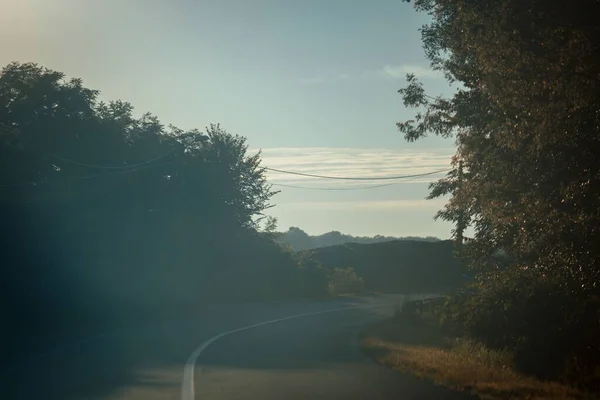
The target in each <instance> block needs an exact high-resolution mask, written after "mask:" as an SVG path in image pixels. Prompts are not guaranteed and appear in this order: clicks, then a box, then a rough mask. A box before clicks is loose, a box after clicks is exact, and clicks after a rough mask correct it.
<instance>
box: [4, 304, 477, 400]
mask: <svg viewBox="0 0 600 400" xmlns="http://www.w3.org/2000/svg"><path fill="white" fill-rule="evenodd" d="M401 300H402V297H401V296H378V297H373V298H349V299H343V300H336V301H320V302H316V301H298V302H286V303H279V304H251V305H238V306H217V307H213V308H211V309H205V310H202V311H199V314H198V318H197V319H194V321H189V320H188V321H176V320H173V321H171V322H170V323H168V324H164V325H162V326H160V325H159V326H152V327H140V328H139V329H137V330H132V331H129V332H121V333H119V334H118V335H112V336H110V335H109V336H103V337H100V338H98V339H97V340H90V341H87V342H84V343H82V344H80V345H75V346H73V345H72V346H69V347H67V348H65V349H64V350H60V351H54V352H52V353H50V354H47V355H42V356H40V357H36V358H32V359H30V360H27V361H25V362H23V363H21V364H20V365H19V366H18V367H17V368H14V369H13V370H11V371H8V372H5V373H4V374H2V375H0V390H1V392H0V397H1V398H3V399H24V400H29V399H41V398H43V399H65V400H80V399H119V400H125V399H127V400H142V399H144V400H146V399H148V400H153V399H177V400H180V399H181V400H192V399H197V400H201V399H313V398H318V399H321V398H322V399H464V398H465V396H462V395H457V394H455V393H451V392H449V391H446V390H444V389H442V388H439V387H436V386H434V385H432V384H429V383H426V382H422V381H419V380H417V379H414V378H411V377H408V376H404V375H401V374H398V373H396V372H394V371H392V370H390V369H388V368H385V367H382V366H380V365H378V364H376V363H374V362H373V361H371V360H370V359H368V358H366V357H364V356H363V355H362V354H361V352H360V349H359V347H358V334H359V332H360V330H361V328H362V327H364V326H365V324H368V323H370V322H372V321H375V320H377V319H381V318H384V317H386V316H389V315H391V313H392V312H393V305H394V304H395V303H397V302H399V301H401ZM186 360H187V361H186Z"/></svg>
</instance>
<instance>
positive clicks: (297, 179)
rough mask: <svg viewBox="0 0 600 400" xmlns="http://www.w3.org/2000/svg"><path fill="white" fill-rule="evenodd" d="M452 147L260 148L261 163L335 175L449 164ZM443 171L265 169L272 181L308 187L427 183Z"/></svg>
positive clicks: (440, 167) (427, 168)
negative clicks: (374, 178)
mask: <svg viewBox="0 0 600 400" xmlns="http://www.w3.org/2000/svg"><path fill="white" fill-rule="evenodd" d="M453 152H454V151H453V149H451V148H447V149H437V150H435V149H434V150H427V151H417V152H415V151H406V150H391V149H361V148H334V147H299V148H270V149H269V148H267V149H262V160H263V162H262V165H264V166H267V167H270V168H276V169H281V170H286V171H293V172H300V173H305V174H318V175H328V176H338V177H358V178H368V177H378V178H385V177H390V176H398V175H415V174H422V173H428V172H431V171H436V170H443V169H448V168H450V160H451V158H452V154H453ZM443 175H444V173H439V174H436V175H430V176H425V177H421V178H411V179H407V180H399V181H335V180H325V179H315V178H310V177H304V176H296V175H290V174H284V173H279V172H274V171H267V178H268V180H269V181H270V182H271V183H282V184H294V185H297V184H301V185H303V186H306V185H309V186H311V187H322V186H327V187H353V186H366V185H372V184H374V183H391V182H401V183H429V182H432V181H435V180H437V179H439V178H440V177H441V176H443Z"/></svg>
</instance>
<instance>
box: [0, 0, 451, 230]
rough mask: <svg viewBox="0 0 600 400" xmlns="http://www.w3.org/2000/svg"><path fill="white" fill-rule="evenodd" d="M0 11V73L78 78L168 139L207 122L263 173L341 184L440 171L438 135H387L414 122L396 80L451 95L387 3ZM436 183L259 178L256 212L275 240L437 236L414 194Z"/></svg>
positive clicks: (416, 20)
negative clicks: (39, 69) (163, 128)
mask: <svg viewBox="0 0 600 400" xmlns="http://www.w3.org/2000/svg"><path fill="white" fill-rule="evenodd" d="M0 9H2V13H0V64H1V65H2V66H4V65H6V64H8V63H9V62H11V61H20V62H29V61H32V62H36V63H39V64H40V65H43V66H45V67H48V68H51V69H54V70H58V71H61V72H64V73H65V74H66V75H67V76H68V77H78V78H82V79H83V81H84V85H85V86H87V87H90V88H93V89H98V90H100V91H101V98H102V99H103V100H116V99H121V100H124V101H129V102H131V103H132V104H133V105H134V107H135V108H136V112H139V113H140V114H141V113H143V112H146V111H150V112H152V113H153V114H154V115H157V116H158V117H159V118H160V119H161V121H162V122H163V123H165V124H169V123H171V124H173V125H176V126H178V127H180V128H182V129H191V128H200V129H203V128H204V127H206V126H208V125H209V124H210V123H219V124H221V127H222V128H224V129H225V130H227V131H228V132H230V133H235V134H240V135H242V136H245V137H247V140H248V145H249V146H250V150H251V151H253V152H255V151H258V150H262V159H263V165H265V166H268V167H271V168H277V169H283V170H290V171H297V172H302V173H312V174H319V175H331V176H342V177H390V176H402V175H411V174H418V173H422V172H429V171H436V170H442V169H445V168H449V166H450V158H451V156H452V154H453V153H454V145H453V143H454V142H453V140H451V139H442V138H439V137H435V136H431V137H428V138H425V139H422V140H419V141H416V142H412V143H409V142H406V141H405V140H404V138H403V136H402V134H401V133H399V132H398V130H397V127H396V122H399V121H403V120H406V119H410V118H411V117H412V116H414V113H415V111H414V110H411V109H406V108H405V107H404V106H403V104H402V99H401V96H400V95H399V94H398V93H397V91H398V89H400V88H402V87H403V86H404V82H405V81H404V78H405V75H406V73H408V72H411V73H414V74H415V75H416V76H417V77H419V78H420V79H421V80H422V82H423V84H424V85H425V88H426V90H427V92H428V94H430V95H439V94H449V93H452V89H451V88H450V87H449V85H448V84H447V83H446V82H445V80H444V79H443V77H442V76H441V75H440V74H438V73H436V72H434V71H432V70H431V69H430V68H429V64H428V61H427V60H426V58H425V55H424V52H423V49H422V47H421V37H420V32H419V28H420V27H421V26H422V25H423V24H425V23H427V22H428V17H427V16H426V15H423V14H419V13H416V12H415V11H414V10H413V8H412V5H410V4H407V3H404V2H402V1H400V0H372V1H356V2H352V1H346V0H211V1H205V0H196V1H192V0H170V1H166V0H165V1H160V0H104V1H94V0H53V1H49V0H0ZM442 175H443V174H437V175H431V176H428V177H423V178H419V179H412V180H396V181H389V180H387V181H358V182H357V181H336V180H319V179H312V178H307V177H299V176H294V175H287V174H281V173H275V172H269V175H268V178H269V181H270V182H271V183H274V184H277V185H286V186H276V187H274V189H277V190H280V191H281V192H280V193H278V194H277V195H275V196H274V197H273V199H272V203H273V204H275V207H273V208H271V209H269V210H268V213H269V214H270V215H272V216H275V217H277V218H278V222H279V224H278V226H279V230H286V229H287V228H289V227H290V226H297V227H300V228H301V229H303V230H305V231H306V232H308V233H311V234H321V233H324V232H328V231H331V230H338V231H341V232H344V233H348V234H352V235H361V236H363V235H365V236H366V235H369V236H371V235H376V234H381V235H393V236H409V235H411V236H417V235H419V236H437V237H440V238H448V237H449V235H450V229H451V226H450V225H449V224H447V223H445V222H442V221H435V222H434V220H433V216H434V214H435V212H436V211H437V210H439V209H440V208H441V207H442V206H443V204H444V201H445V199H436V200H431V201H426V200H424V198H425V197H426V196H427V194H428V189H427V187H428V183H429V182H430V181H432V180H435V179H436V178H438V177H440V176H442ZM391 182H395V184H393V185H389V186H383V187H381V186H380V185H382V184H386V183H391ZM289 186H299V187H302V188H292V187H289ZM374 186H379V187H374ZM306 188H311V189H306ZM315 188H319V189H327V190H316V189H315ZM332 189H335V190H332ZM338 189H342V190H338Z"/></svg>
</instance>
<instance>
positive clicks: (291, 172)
mask: <svg viewBox="0 0 600 400" xmlns="http://www.w3.org/2000/svg"><path fill="white" fill-rule="evenodd" d="M264 169H266V170H267V171H273V172H280V173H282V174H289V175H298V176H307V177H310V178H321V179H338V180H350V181H382V180H395V179H405V178H419V177H422V176H428V175H434V174H437V173H440V172H446V171H449V169H440V170H437V171H431V172H426V173H423V174H413V175H400V176H385V177H381V176H380V177H370V178H364V177H342V176H328V175H316V174H305V173H303V172H294V171H286V170H282V169H276V168H269V167H264Z"/></svg>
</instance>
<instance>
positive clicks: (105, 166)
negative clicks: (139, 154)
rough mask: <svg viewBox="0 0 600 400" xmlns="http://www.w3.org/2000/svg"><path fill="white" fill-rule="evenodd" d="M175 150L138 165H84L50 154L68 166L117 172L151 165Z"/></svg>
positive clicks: (175, 148)
mask: <svg viewBox="0 0 600 400" xmlns="http://www.w3.org/2000/svg"><path fill="white" fill-rule="evenodd" d="M175 150H177V147H174V148H172V149H171V150H169V151H167V152H166V153H165V154H161V155H160V156H158V157H155V158H151V159H150V160H146V161H144V162H141V163H138V164H130V165H120V166H118V165H94V164H86V163H83V162H79V161H75V160H70V159H68V158H64V157H61V156H58V155H56V154H50V155H51V156H52V157H54V158H56V159H57V160H61V161H64V162H68V163H70V164H74V165H79V166H81V167H88V168H96V169H118V170H125V169H134V168H137V167H140V166H143V165H146V164H150V163H153V162H155V161H158V160H161V159H163V158H165V157H166V156H168V155H169V154H171V153H173V152H174V151H175Z"/></svg>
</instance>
